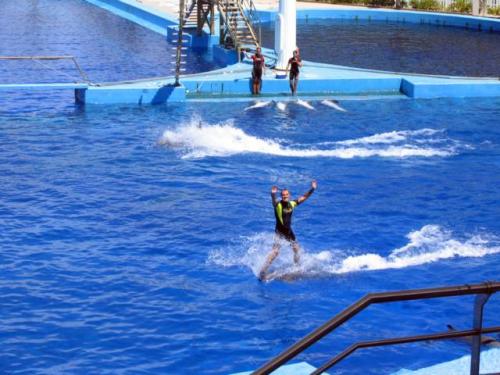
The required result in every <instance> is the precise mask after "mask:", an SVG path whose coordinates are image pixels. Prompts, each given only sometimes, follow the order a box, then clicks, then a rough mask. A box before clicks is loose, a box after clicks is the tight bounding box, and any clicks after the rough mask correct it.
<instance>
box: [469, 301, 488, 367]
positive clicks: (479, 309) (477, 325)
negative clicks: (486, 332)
mask: <svg viewBox="0 0 500 375" xmlns="http://www.w3.org/2000/svg"><path fill="white" fill-rule="evenodd" d="M490 295H491V294H478V295H477V296H476V299H475V302H474V317H473V322H472V328H473V329H474V330H476V331H478V332H479V334H478V335H477V336H473V337H472V345H471V354H470V375H479V364H480V360H481V332H482V329H483V310H484V305H485V304H486V302H488V299H489V298H490Z"/></svg>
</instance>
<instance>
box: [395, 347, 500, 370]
mask: <svg viewBox="0 0 500 375" xmlns="http://www.w3.org/2000/svg"><path fill="white" fill-rule="evenodd" d="M479 373H480V374H498V373H500V348H493V349H490V350H487V351H483V352H481V362H480V369H479ZM450 374H453V375H469V374H470V355H466V356H463V357H461V358H458V359H455V360H453V361H449V362H444V363H439V364H437V365H434V366H430V367H426V368H422V369H419V370H413V371H412V370H407V369H403V370H399V371H398V372H396V373H394V374H393V375H450Z"/></svg>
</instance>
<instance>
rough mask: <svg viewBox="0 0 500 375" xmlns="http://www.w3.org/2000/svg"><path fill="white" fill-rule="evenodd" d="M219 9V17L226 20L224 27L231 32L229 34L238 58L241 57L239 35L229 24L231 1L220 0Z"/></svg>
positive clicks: (218, 2)
mask: <svg viewBox="0 0 500 375" xmlns="http://www.w3.org/2000/svg"><path fill="white" fill-rule="evenodd" d="M217 7H218V8H219V16H220V17H221V18H222V19H223V20H224V25H225V26H226V30H228V31H229V34H230V35H231V39H232V40H233V43H234V47H235V48H236V51H237V53H238V56H239V55H240V51H239V47H240V42H239V40H238V34H237V33H236V31H235V30H233V28H232V27H231V25H230V23H229V14H228V9H229V1H228V0H225V1H223V0H219V1H217Z"/></svg>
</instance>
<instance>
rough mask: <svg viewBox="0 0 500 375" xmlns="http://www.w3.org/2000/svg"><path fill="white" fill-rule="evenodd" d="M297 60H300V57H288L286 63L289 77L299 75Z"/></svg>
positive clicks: (292, 77)
mask: <svg viewBox="0 0 500 375" xmlns="http://www.w3.org/2000/svg"><path fill="white" fill-rule="evenodd" d="M299 62H300V58H298V57H292V58H290V60H288V63H289V64H290V79H295V78H298V76H299Z"/></svg>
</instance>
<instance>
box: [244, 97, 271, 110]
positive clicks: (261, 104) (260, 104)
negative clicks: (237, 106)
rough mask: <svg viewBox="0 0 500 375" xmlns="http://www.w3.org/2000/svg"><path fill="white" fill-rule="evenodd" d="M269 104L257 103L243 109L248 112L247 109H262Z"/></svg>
mask: <svg viewBox="0 0 500 375" xmlns="http://www.w3.org/2000/svg"><path fill="white" fill-rule="evenodd" d="M269 104H271V102H269V101H260V100H259V101H257V102H256V103H255V104H254V105H252V106H250V107H246V108H245V111H248V110H249V109H255V108H262V107H265V106H267V105H269Z"/></svg>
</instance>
